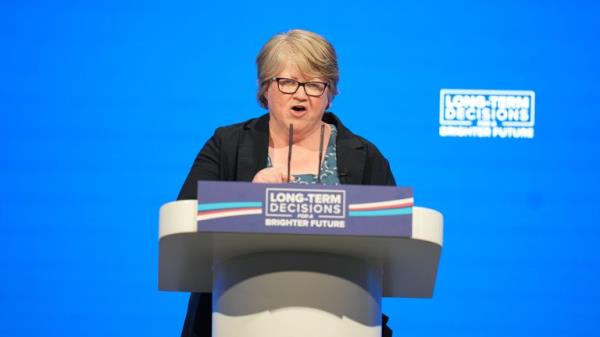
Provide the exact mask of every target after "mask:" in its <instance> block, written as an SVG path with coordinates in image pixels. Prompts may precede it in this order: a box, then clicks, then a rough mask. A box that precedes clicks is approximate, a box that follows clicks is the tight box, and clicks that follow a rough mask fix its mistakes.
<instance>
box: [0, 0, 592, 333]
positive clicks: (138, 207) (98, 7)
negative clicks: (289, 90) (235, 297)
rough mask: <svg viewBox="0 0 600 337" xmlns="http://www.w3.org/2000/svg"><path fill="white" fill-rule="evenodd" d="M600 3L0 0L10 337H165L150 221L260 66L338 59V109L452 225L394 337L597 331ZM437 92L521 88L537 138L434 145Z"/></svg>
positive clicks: (1, 193) (1, 208) (172, 321)
mask: <svg viewBox="0 0 600 337" xmlns="http://www.w3.org/2000/svg"><path fill="white" fill-rule="evenodd" d="M599 18H600V6H599V5H598V3H597V2H592V1H529V2H523V1H513V0H507V1H492V2H480V1H462V2H443V1H428V2H423V3H418V2H416V3H413V2H406V3H405V2H383V1H382V2H374V1H370V2H344V1H330V2H326V3H322V2H316V3H311V2H306V1H305V2H300V3H299V2H270V1H261V2H257V3H246V2H239V3H238V2H235V3H234V2H223V3H216V2H196V1H188V2H177V3H172V4H167V3H166V2H163V1H147V2H132V3H123V2H121V1H116V0H109V1H103V2H98V3H94V2H73V3H72V2H60V1H57V2H44V1H11V0H9V1H3V2H2V4H0V118H1V120H0V144H1V145H0V226H1V227H0V231H1V235H0V268H1V269H0V270H2V279H1V281H0V301H1V306H0V335H2V336H38V335H44V336H126V335H127V336H142V335H143V336H174V335H177V334H178V332H179V329H180V328H181V324H182V321H183V317H184V313H185V306H186V301H187V295H185V294H177V293H163V292H159V291H158V290H157V248H158V240H157V236H158V234H157V222H158V208H159V207H160V205H161V204H163V203H165V202H168V201H171V200H173V199H175V198H176V195H177V193H178V190H179V187H180V186H181V184H182V182H183V179H184V177H185V175H186V174H187V171H188V169H189V167H190V165H191V163H192V160H193V159H194V156H195V155H196V153H197V151H198V150H199V149H200V147H201V146H202V145H203V144H204V142H205V141H206V140H207V139H208V137H209V136H210V135H211V134H212V132H213V130H214V129H215V128H216V127H217V126H221V125H226V124H231V123H234V122H239V121H242V120H245V119H248V118H251V117H254V116H257V115H259V114H262V113H263V112H264V110H262V109H261V108H260V107H259V106H258V104H257V103H256V101H255V90H256V79H255V76H256V75H255V65H254V58H255V56H256V54H257V53H258V50H259V49H260V47H261V46H262V44H263V43H264V42H266V40H267V39H268V38H269V37H270V36H272V35H273V34H275V33H278V32H282V31H287V30H288V29H291V28H304V29H309V30H313V31H316V32H318V33H320V34H322V35H324V36H325V37H326V38H328V39H329V40H330V41H331V42H332V43H333V44H334V46H335V47H336V49H337V52H338V56H339V59H340V68H341V82H340V90H341V94H340V95H339V97H338V98H337V99H336V100H335V102H334V104H333V107H332V111H334V112H336V113H337V114H339V115H340V116H341V117H342V118H343V120H344V122H345V123H346V124H347V125H348V126H349V127H350V128H351V129H352V130H353V131H354V132H356V133H358V134H361V135H363V136H365V137H366V138H368V139H370V140H371V141H373V142H374V143H375V144H377V145H378V146H379V148H380V150H381V151H382V152H383V153H384V154H385V155H386V156H387V157H388V159H389V160H390V163H391V165H392V168H393V171H394V174H395V176H396V180H397V181H398V183H399V184H400V185H404V186H413V187H414V189H415V195H416V202H417V204H419V205H423V206H428V207H432V208H436V209H439V210H440V211H442V212H443V213H444V215H445V245H444V249H443V253H442V259H441V263H440V269H439V274H438V280H437V287H436V290H435V296H434V298H433V299H430V300H417V299H386V300H384V302H383V306H384V311H385V312H387V313H388V314H389V315H390V316H391V317H392V318H391V321H390V325H391V327H392V328H393V329H394V331H395V332H396V334H397V335H399V336H512V337H514V336H538V335H539V336H593V335H599V332H598V331H600V330H599V329H600V323H599V321H598V319H597V318H598V317H599V316H600V309H598V301H599V300H600V287H599V286H598V284H600V276H599V275H600V272H599V271H598V266H599V265H600V252H599V250H598V244H597V241H598V239H597V238H598V236H599V235H600V229H599V228H598V225H599V221H598V219H599V217H600V211H599V209H600V207H598V206H597V205H598V203H599V202H600V193H599V187H600V184H599V178H598V172H599V171H600V163H599V150H598V148H599V145H600V139H599V137H598V130H596V128H597V127H598V125H599V122H600V117H599V116H600V114H599V111H598V102H600V93H599V92H598V84H597V82H598V79H600V65H599V64H598V60H599V59H600V47H599V41H600V25H599V23H598V22H599V21H600V20H599ZM444 88H468V89H505V90H533V91H535V94H536V102H535V112H536V120H535V137H534V138H533V139H501V138H487V139H481V138H442V137H440V136H439V135H438V127H439V118H438V116H439V108H440V107H439V105H440V90H441V89H444Z"/></svg>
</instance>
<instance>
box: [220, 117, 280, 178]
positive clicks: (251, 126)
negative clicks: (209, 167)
mask: <svg viewBox="0 0 600 337" xmlns="http://www.w3.org/2000/svg"><path fill="white" fill-rule="evenodd" d="M215 137H216V138H217V140H218V142H219V143H220V146H221V148H220V150H221V155H222V158H223V161H222V162H223V166H222V168H221V170H222V171H223V173H224V174H223V178H224V180H235V181H252V178H254V175H255V174H256V172H258V171H259V170H260V169H262V168H264V167H265V166H266V165H267V153H268V146H269V115H268V114H265V115H263V116H261V117H259V118H252V119H249V120H247V121H245V122H242V123H237V124H232V125H228V126H223V127H220V128H218V129H217V130H216V131H215Z"/></svg>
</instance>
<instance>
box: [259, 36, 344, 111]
mask: <svg viewBox="0 0 600 337" xmlns="http://www.w3.org/2000/svg"><path fill="white" fill-rule="evenodd" d="M286 61H290V62H292V63H293V64H295V65H296V66H297V67H298V70H299V71H300V72H301V73H302V74H303V75H307V76H314V77H323V78H324V79H325V80H326V81H327V86H328V88H329V93H328V96H329V102H330V103H331V101H332V100H333V98H334V97H335V96H336V95H337V94H338V91H337V84H338V80H339V70H338V62H337V56H336V53H335V49H334V48H333V46H332V45H331V44H330V43H329V42H328V41H327V40H325V38H323V37H322V36H321V35H318V34H315V33H313V32H309V31H306V30H301V29H293V30H290V31H288V32H287V33H281V34H277V35H275V36H273V37H272V38H271V39H270V40H269V41H267V43H266V44H265V45H264V46H263V47H262V49H261V50H260V52H259V53H258V56H257V57H256V66H257V70H258V93H257V98H258V101H259V102H260V105H261V106H262V107H263V108H267V99H266V98H265V92H266V90H267V87H268V85H269V83H270V80H271V79H272V78H273V77H275V76H276V75H277V74H278V73H279V72H280V71H281V70H282V69H283V67H285V64H286Z"/></svg>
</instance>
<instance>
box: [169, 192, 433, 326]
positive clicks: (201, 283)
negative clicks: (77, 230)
mask: <svg viewBox="0 0 600 337" xmlns="http://www.w3.org/2000/svg"><path fill="white" fill-rule="evenodd" d="M413 204H414V199H413V196H412V190H411V189H410V188H397V187H387V186H353V185H344V186H315V185H298V184H252V183H238V182H199V183H198V199H197V200H182V201H175V202H170V203H167V204H165V205H163V206H162V207H161V209H160V226H159V289H160V290H167V291H185V292H212V293H213V318H212V319H213V336H215V337H225V336H227V337H229V336H236V337H237V336H244V337H283V336H285V337H288V336H289V337H295V336H303V337H304V336H327V337H337V336H340V337H341V336H344V337H354V336H356V337H358V336H361V337H366V336H373V337H375V336H377V337H379V336H380V335H381V298H382V296H385V297H421V298H428V297H431V296H432V295H433V289H434V285H435V278H436V273H437V267H438V261H439V257H440V253H441V247H442V233H443V219H442V215H441V214H440V213H439V212H437V211H435V210H432V209H427V208H421V207H414V205H413Z"/></svg>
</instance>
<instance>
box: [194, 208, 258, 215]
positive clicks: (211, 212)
mask: <svg viewBox="0 0 600 337" xmlns="http://www.w3.org/2000/svg"><path fill="white" fill-rule="evenodd" d="M256 210H262V209H261V208H228V209H219V210H212V211H198V214H197V215H198V216H200V215H208V214H218V213H222V214H227V213H230V212H237V211H256Z"/></svg>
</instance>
